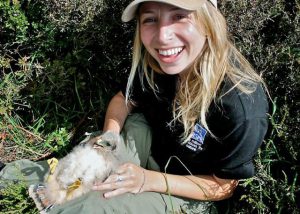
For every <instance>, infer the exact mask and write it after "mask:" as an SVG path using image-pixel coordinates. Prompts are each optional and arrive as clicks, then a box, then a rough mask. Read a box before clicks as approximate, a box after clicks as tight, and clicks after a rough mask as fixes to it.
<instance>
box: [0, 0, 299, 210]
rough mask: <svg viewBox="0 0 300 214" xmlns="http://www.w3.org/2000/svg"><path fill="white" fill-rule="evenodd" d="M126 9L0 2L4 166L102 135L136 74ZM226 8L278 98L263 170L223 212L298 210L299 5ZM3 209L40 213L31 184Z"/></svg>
mask: <svg viewBox="0 0 300 214" xmlns="http://www.w3.org/2000/svg"><path fill="white" fill-rule="evenodd" d="M128 2H129V0H126V1H121V0H85V1H83V0H76V1H75V0H64V1H59V0H46V1H42V0H1V1H0V38H1V39H0V160H1V161H3V162H10V161H13V160H17V159H22V158H27V159H31V160H42V159H46V158H48V157H51V156H56V157H61V156H64V155H65V154H66V152H68V151H69V150H70V149H71V148H72V147H73V146H74V145H76V144H77V143H78V142H79V141H80V140H81V136H83V133H84V132H90V131H96V130H100V129H101V127H102V123H103V119H104V113H105V109H106V106H107V103H108V101H109V99H110V97H111V96H112V95H113V94H114V93H115V92H117V91H118V89H119V87H120V85H121V84H124V82H125V81H126V78H127V75H128V71H129V69H130V57H131V55H130V52H131V47H132V38H133V29H134V23H129V24H124V23H121V21H120V20H121V18H120V16H121V11H122V9H123V8H124V6H125V5H126V4H127V3H128ZM219 2H220V5H219V8H220V10H221V11H222V13H223V14H224V15H225V16H226V17H227V20H228V27H229V30H230V32H231V36H232V38H233V40H234V42H235V44H236V45H237V46H238V48H239V49H240V50H241V51H242V53H243V54H244V55H245V56H246V58H247V59H249V60H250V61H251V63H252V64H253V66H254V68H255V69H256V70H257V71H258V72H259V73H261V74H262V75H263V77H264V78H265V80H266V82H267V85H268V87H269V91H270V94H271V97H272V98H273V103H272V104H271V107H272V108H273V111H272V112H271V113H270V130H269V133H268V136H267V138H266V140H265V142H264V144H263V146H262V148H261V149H260V151H259V154H258V156H257V157H256V159H255V161H256V166H257V172H258V173H257V175H256V176H255V177H253V178H251V179H247V180H244V181H242V182H241V183H240V185H239V187H238V189H237V191H236V194H235V195H234V196H233V197H232V198H231V199H230V200H228V201H226V202H224V204H225V203H226V206H225V205H224V204H220V207H221V210H222V211H223V212H224V213H225V212H227V213H283V212H284V213H285V212H288V213H291V214H292V213H299V212H300V205H299V204H300V182H299V180H300V179H299V176H300V165H299V160H300V158H299V157H300V152H299V151H300V144H299V142H300V139H299V131H300V130H299V118H300V114H299V109H300V107H299V88H300V87H299V83H300V79H299V78H300V74H299V64H300V47H299V38H300V35H299V32H300V29H299V17H300V14H299V9H300V2H299V0H275V1H262V0H257V1H246V0H241V1H233V0H224V1H219ZM8 154H9V155H8ZM0 204H1V208H0V213H1V212H5V213H34V212H35V211H36V210H32V209H31V208H32V201H30V200H28V196H27V193H26V191H25V186H24V184H19V185H13V186H11V188H6V189H5V190H3V189H2V190H0ZM227 205H229V206H227ZM3 207H4V208H3ZM222 208H223V209H222ZM1 209H3V210H1Z"/></svg>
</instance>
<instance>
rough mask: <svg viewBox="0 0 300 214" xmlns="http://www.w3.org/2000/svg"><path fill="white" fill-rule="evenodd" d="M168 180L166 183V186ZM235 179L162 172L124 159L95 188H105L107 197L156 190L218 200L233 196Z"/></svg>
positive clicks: (206, 199)
mask: <svg viewBox="0 0 300 214" xmlns="http://www.w3.org/2000/svg"><path fill="white" fill-rule="evenodd" d="M167 183H168V186H167ZM237 184H238V181H237V180H233V179H221V178H218V177H216V176H214V175H211V176H209V175H201V176H182V175H171V174H163V173H161V172H157V171H151V170H146V169H143V168H141V167H139V166H137V165H134V164H132V163H125V164H123V165H122V166H121V167H120V168H119V169H117V170H116V174H113V175H111V176H109V177H108V179H107V180H106V181H105V182H104V183H97V184H95V186H94V187H93V189H94V190H101V191H108V192H106V193H104V197H106V198H110V197H114V196H117V195H120V194H123V193H126V192H131V193H141V192H159V193H166V194H167V193H168V191H169V192H170V194H171V195H175V196H181V197H186V198H191V199H196V200H202V201H219V200H223V199H226V198H229V197H230V196H232V194H233V192H234V189H235V187H236V186H237Z"/></svg>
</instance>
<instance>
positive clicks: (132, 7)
mask: <svg viewBox="0 0 300 214" xmlns="http://www.w3.org/2000/svg"><path fill="white" fill-rule="evenodd" d="M205 1H206V0H193V1H188V3H187V1H182V0H135V1H133V2H131V3H130V4H129V5H128V6H127V7H126V8H125V10H124V12H123V14H122V21H123V22H129V21H130V20H132V19H133V18H134V17H135V15H136V11H137V9H138V6H139V4H140V3H142V2H160V3H165V4H170V5H174V6H176V7H179V8H182V9H185V10H196V9H197V8H199V7H201V5H202V4H203V3H204V2H205Z"/></svg>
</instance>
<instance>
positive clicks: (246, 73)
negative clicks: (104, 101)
mask: <svg viewBox="0 0 300 214" xmlns="http://www.w3.org/2000/svg"><path fill="white" fill-rule="evenodd" d="M194 15H195V19H196V22H197V21H198V23H201V24H202V26H203V27H204V32H205V33H206V35H207V39H206V42H205V44H204V47H203V49H202V51H201V52H200V54H199V56H198V57H197V58H196V60H195V62H194V64H193V65H192V66H191V67H190V68H188V69H189V70H188V72H185V73H186V75H185V76H184V79H183V80H181V81H180V83H179V87H178V91H177V92H176V96H175V100H174V102H173V121H172V122H176V121H179V122H181V123H182V124H183V126H184V133H183V135H182V139H184V141H183V142H187V140H188V139H189V137H190V136H191V133H192V132H193V129H194V125H195V123H196V122H197V121H198V120H200V123H201V124H202V125H203V126H204V127H205V128H206V129H207V130H208V131H209V132H210V134H211V135H212V136H214V135H213V133H211V131H210V129H209V127H208V125H207V122H206V114H207V112H208V109H209V106H210V105H211V103H212V102H215V101H216V99H218V98H220V97H221V96H224V94H223V95H222V94H218V93H219V91H220V90H219V89H220V87H221V83H222V82H223V81H224V79H225V77H226V79H227V78H228V79H229V80H230V81H231V82H232V83H233V87H232V88H231V89H230V90H232V89H233V88H236V87H237V88H238V89H239V90H240V91H242V92H243V93H246V94H250V93H252V92H253V91H255V90H256V85H257V83H259V82H261V83H263V80H262V78H261V77H260V76H259V75H258V74H257V73H256V72H255V71H254V69H253V68H252V66H251V65H250V63H249V62H248V61H247V60H246V59H245V58H244V57H243V56H242V54H241V53H240V52H239V51H238V50H237V49H236V48H235V47H234V45H233V44H232V43H231V42H230V41H229V39H228V34H227V25H226V21H225V18H224V17H223V15H222V14H221V13H220V12H219V11H218V10H217V9H216V8H215V7H213V6H212V5H211V4H209V3H204V4H203V6H202V7H201V8H199V9H198V10H197V11H195V12H194ZM199 25H200V24H199ZM139 65H141V66H142V70H143V74H144V75H145V77H146V80H147V82H148V84H149V85H150V87H151V88H152V90H154V93H155V91H156V89H155V87H154V80H153V76H154V72H158V73H163V72H162V70H161V69H160V67H159V65H158V63H157V62H156V61H155V60H154V59H153V57H151V55H150V54H149V53H148V52H147V51H146V50H145V48H144V47H143V45H142V42H141V39H140V34H139V21H137V27H136V35H135V40H134V47H133V60H132V68H131V72H130V75H129V79H128V83H127V90H126V100H127V102H128V99H129V96H130V89H131V86H132V82H133V78H134V76H135V73H136V71H137V69H138V66H139ZM148 67H150V68H152V70H150V71H149V69H148ZM230 90H229V91H230ZM229 91H227V92H226V93H228V92H229ZM199 115H200V117H199Z"/></svg>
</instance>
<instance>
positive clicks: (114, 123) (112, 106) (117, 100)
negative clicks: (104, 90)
mask: <svg viewBox="0 0 300 214" xmlns="http://www.w3.org/2000/svg"><path fill="white" fill-rule="evenodd" d="M131 109H132V105H131V104H128V105H126V102H125V97H124V95H123V94H122V92H121V91H119V92H118V93H117V94H116V95H115V96H114V97H113V98H112V99H111V101H110V103H109V105H108V107H107V111H106V115H105V121H104V127H103V131H113V132H116V133H120V131H121V129H122V128H123V125H124V122H125V120H126V118H127V116H128V114H129V113H130V111H131Z"/></svg>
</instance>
